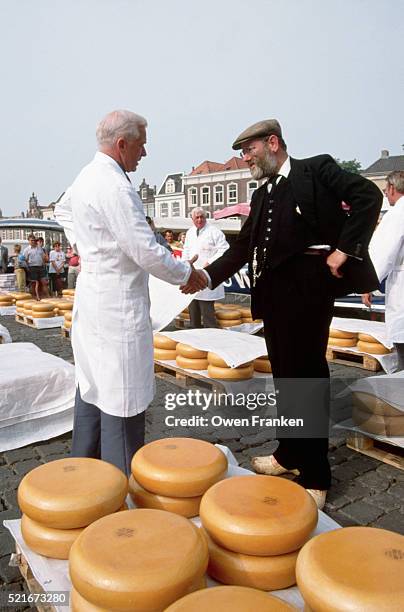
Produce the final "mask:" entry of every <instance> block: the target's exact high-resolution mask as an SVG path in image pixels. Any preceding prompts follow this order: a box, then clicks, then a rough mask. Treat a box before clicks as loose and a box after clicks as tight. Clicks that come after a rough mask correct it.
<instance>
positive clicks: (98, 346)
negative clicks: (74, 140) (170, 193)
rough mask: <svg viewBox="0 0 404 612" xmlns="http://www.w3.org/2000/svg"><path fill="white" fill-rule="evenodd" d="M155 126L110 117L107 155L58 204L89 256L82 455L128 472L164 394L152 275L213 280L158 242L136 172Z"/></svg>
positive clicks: (80, 365) (103, 147) (83, 296)
mask: <svg viewBox="0 0 404 612" xmlns="http://www.w3.org/2000/svg"><path fill="white" fill-rule="evenodd" d="M146 125H147V122H146V120H145V119H144V118H143V117H140V116H139V115H135V114H134V113H131V112H129V111H114V112H112V113H109V114H108V115H107V116H106V117H105V118H104V119H103V120H102V121H101V122H100V124H99V125H98V127H97V140H98V145H99V151H98V152H97V153H96V155H95V157H94V159H93V161H91V162H90V163H89V164H88V165H87V166H85V167H84V168H83V170H82V171H81V172H80V174H79V175H78V177H77V178H76V180H75V181H74V183H73V185H72V186H71V187H70V188H69V189H68V190H67V192H66V194H65V196H64V197H63V199H62V200H61V202H60V203H59V204H58V205H57V206H56V209H55V216H56V219H57V220H58V221H59V222H60V223H61V225H63V227H64V228H65V230H66V235H67V237H68V240H69V242H70V243H71V244H72V245H75V246H76V248H77V250H78V253H79V254H80V257H81V273H80V275H79V277H78V279H77V286H76V295H75V303H74V309H73V327H72V346H73V353H74V358H75V365H76V381H77V384H78V388H77V394H76V403H75V411H74V424H73V443H72V455H73V456H76V457H95V458H101V459H104V460H105V461H109V462H110V463H113V464H114V465H116V466H118V467H119V468H120V469H121V470H122V471H123V472H125V473H127V474H129V471H130V461H131V459H132V456H133V454H134V453H135V452H136V450H137V449H138V448H139V447H140V446H142V445H143V444H144V430H145V415H144V411H145V410H146V408H147V406H148V405H149V403H150V402H151V400H152V399H153V396H154V391H155V382H154V369H153V335H152V327H151V321H150V314H149V313H150V301H149V292H148V273H150V274H153V275H154V276H157V277H158V278H160V279H162V280H165V281H167V282H169V283H172V284H174V285H175V284H177V285H182V284H184V283H185V282H186V281H187V279H188V278H189V280H190V282H191V283H192V282H194V283H195V286H196V287H197V288H198V289H201V288H202V287H204V286H206V283H205V281H204V280H202V279H201V276H202V272H197V271H195V270H193V268H192V267H191V265H190V263H189V262H185V261H178V260H176V259H174V257H173V256H172V255H171V253H169V251H167V249H165V248H164V247H163V246H161V245H159V244H157V242H156V238H155V236H154V234H153V232H152V230H151V229H150V227H149V225H148V223H147V222H146V219H145V215H144V211H143V205H142V202H141V200H140V198H139V197H138V195H137V193H136V190H135V188H134V187H133V186H132V184H131V182H130V180H129V177H128V176H127V174H126V172H133V171H135V170H136V167H137V165H138V162H139V161H140V159H141V158H142V157H144V156H145V155H146V151H145V144H146Z"/></svg>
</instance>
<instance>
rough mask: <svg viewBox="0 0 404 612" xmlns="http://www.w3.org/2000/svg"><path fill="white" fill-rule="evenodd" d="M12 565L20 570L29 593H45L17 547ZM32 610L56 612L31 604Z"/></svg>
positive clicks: (46, 607) (51, 607)
mask: <svg viewBox="0 0 404 612" xmlns="http://www.w3.org/2000/svg"><path fill="white" fill-rule="evenodd" d="M13 565H15V566H17V567H18V569H19V570H20V573H21V576H22V577H23V578H24V582H25V584H26V586H27V589H28V591H29V592H30V593H32V594H33V595H37V594H42V593H43V594H45V593H46V591H44V589H43V588H42V586H41V585H40V584H39V582H38V581H37V580H36V578H35V577H34V575H33V573H32V571H31V568H30V566H29V563H28V561H27V560H26V558H25V557H24V555H23V553H22V552H21V550H20V549H19V547H18V546H16V553H15V555H13ZM32 608H34V609H36V610H38V612H56V607H55V606H52V605H50V604H40V603H36V604H35V605H34V604H32ZM68 609H69V608H68V607H67V608H66V610H68Z"/></svg>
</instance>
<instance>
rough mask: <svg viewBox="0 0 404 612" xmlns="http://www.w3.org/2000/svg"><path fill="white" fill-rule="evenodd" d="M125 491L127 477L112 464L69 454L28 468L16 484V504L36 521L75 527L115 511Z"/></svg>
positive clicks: (124, 495) (56, 527) (120, 503)
mask: <svg viewBox="0 0 404 612" xmlns="http://www.w3.org/2000/svg"><path fill="white" fill-rule="evenodd" d="M127 491H128V480H127V478H126V476H125V475H124V474H123V472H121V470H120V469H118V468H117V467H115V466H114V465H112V464H110V463H107V462H106V461H101V460H100V459H90V458H88V457H69V458H66V459H57V460H56V461H50V462H49V463H45V464H44V465H40V466H39V467H37V468H34V469H33V470H31V471H30V472H28V474H26V475H25V476H24V478H23V479H22V480H21V482H20V485H19V487H18V505H19V507H20V509H21V511H22V512H23V513H24V514H27V516H29V517H30V518H31V519H33V520H34V521H37V522H38V523H43V524H44V525H47V526H48V527H53V528H54V529H76V528H79V527H86V526H87V525H89V524H90V523H92V522H93V521H96V520H97V519H99V518H100V517H102V516H105V515H106V514H110V513H111V512H115V511H116V510H117V509H118V508H120V507H121V506H122V504H123V502H124V500H125V497H126V495H127Z"/></svg>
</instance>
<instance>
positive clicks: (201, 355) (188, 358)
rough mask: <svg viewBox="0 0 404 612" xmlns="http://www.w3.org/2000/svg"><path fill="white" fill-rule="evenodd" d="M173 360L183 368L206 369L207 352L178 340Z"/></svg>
mask: <svg viewBox="0 0 404 612" xmlns="http://www.w3.org/2000/svg"><path fill="white" fill-rule="evenodd" d="M175 361H176V363H177V366H179V367H180V368H184V369H185V370H207V369H208V352H207V351H200V350H198V349H196V348H194V347H193V346H190V345H189V344H183V343H182V342H178V344H177V346H176V358H175Z"/></svg>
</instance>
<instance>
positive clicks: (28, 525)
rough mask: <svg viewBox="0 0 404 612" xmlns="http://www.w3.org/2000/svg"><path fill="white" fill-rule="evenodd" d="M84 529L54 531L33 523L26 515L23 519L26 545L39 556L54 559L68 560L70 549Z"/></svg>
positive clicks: (22, 531) (23, 535) (22, 524)
mask: <svg viewBox="0 0 404 612" xmlns="http://www.w3.org/2000/svg"><path fill="white" fill-rule="evenodd" d="M83 529H84V527H81V528H79V529H53V528H52V527H47V526H46V525H43V524H42V523H38V522H37V521H33V520H32V519H30V518H29V516H27V515H26V514H23V515H22V518H21V533H22V537H23V538H24V540H25V543H26V544H27V545H28V546H29V547H30V549H31V550H33V551H34V552H36V553H38V555H43V556H44V557H51V558H52V559H68V558H69V552H70V548H71V547H72V544H73V542H74V541H75V540H76V538H78V537H79V535H80V534H81V532H82V531H83Z"/></svg>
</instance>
